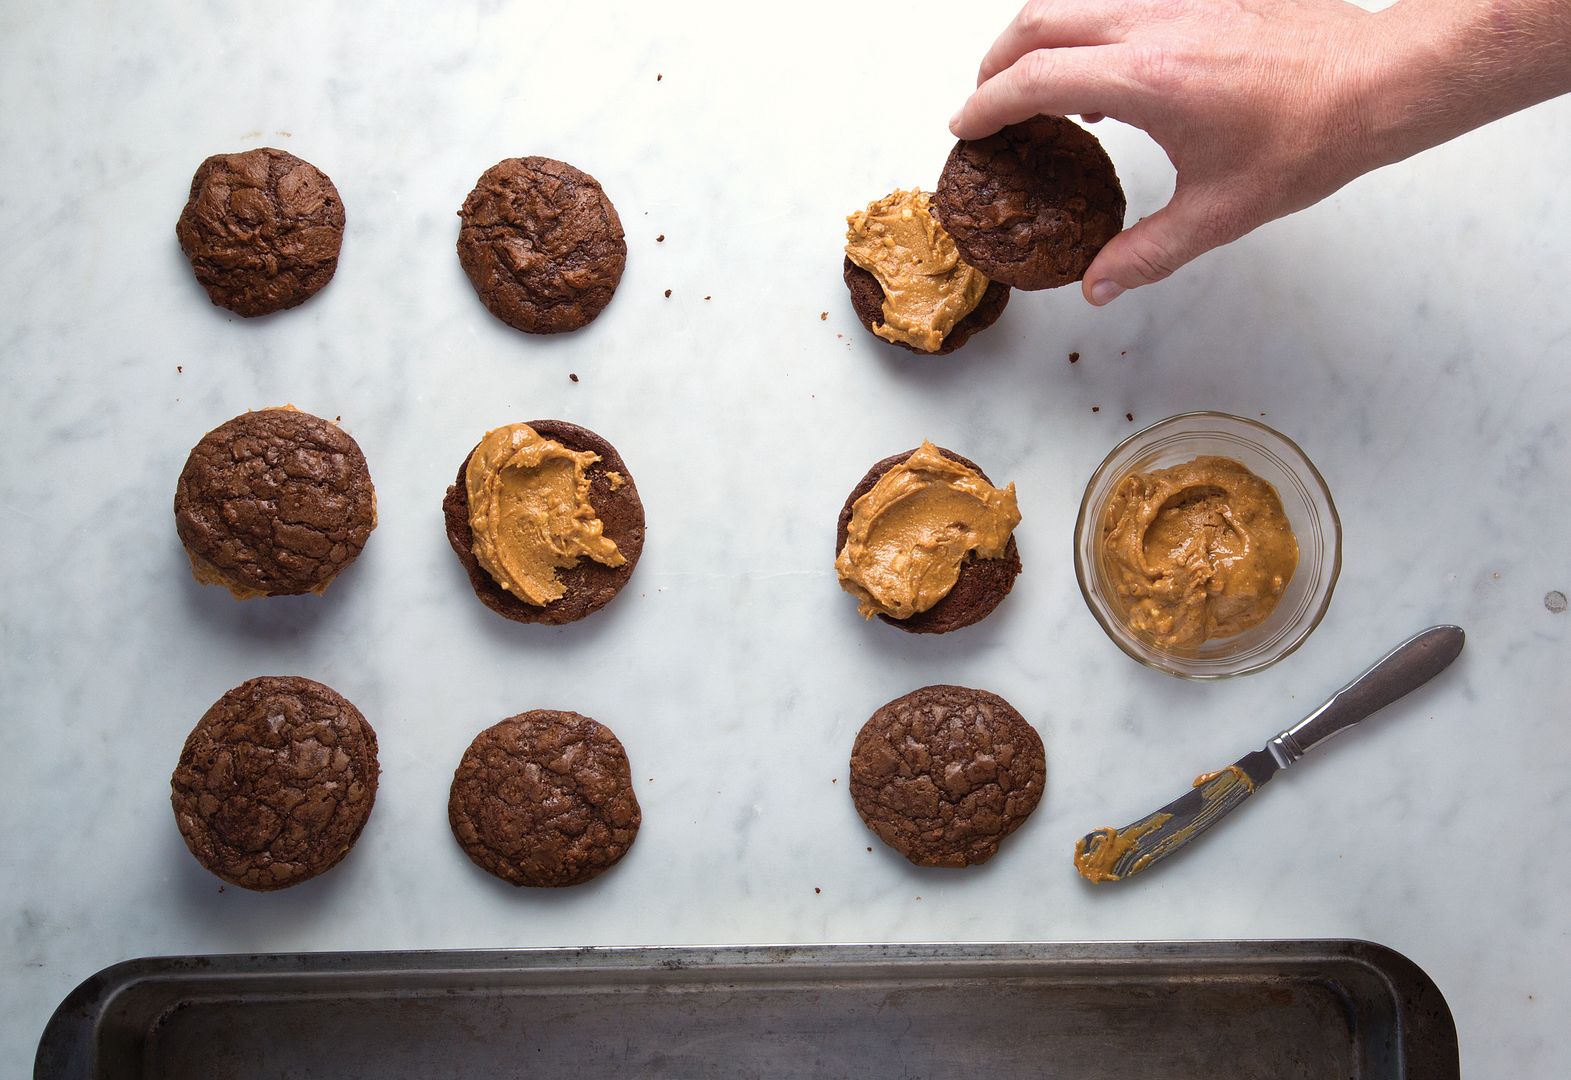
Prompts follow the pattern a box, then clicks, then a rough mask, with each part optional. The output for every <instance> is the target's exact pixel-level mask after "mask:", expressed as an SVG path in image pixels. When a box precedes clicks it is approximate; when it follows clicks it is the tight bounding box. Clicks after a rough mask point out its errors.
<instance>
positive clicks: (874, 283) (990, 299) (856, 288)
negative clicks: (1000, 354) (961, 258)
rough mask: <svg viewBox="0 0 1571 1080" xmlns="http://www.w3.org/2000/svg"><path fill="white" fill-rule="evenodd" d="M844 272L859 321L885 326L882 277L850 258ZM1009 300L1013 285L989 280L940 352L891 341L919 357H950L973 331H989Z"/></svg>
mask: <svg viewBox="0 0 1571 1080" xmlns="http://www.w3.org/2000/svg"><path fill="white" fill-rule="evenodd" d="M841 274H842V276H843V277H844V278H845V283H846V288H847V289H849V290H850V292H851V306H852V308H854V309H855V310H856V318H857V321H858V322H860V323H861V324H862V325H863V326H865V327H867V329H868V330H869V331H872V330H873V329H875V328H876V327H879V326H882V325H884V290H883V287H882V286H880V285H879V284H878V279H877V278H876V277H874V276H873V275H872V274H870V273H868V272H867V271H866V270H863V269H862V268H861V267H860V266H858V265H857V264H856V263H854V262H852V261H851V260H850V259H849V258H848V259H846V260H845V266H844V268H843V269H842V271H841ZM1008 303H1009V286H1008V285H1005V284H1004V283H1003V282H1001V281H991V282H988V285H987V291H986V292H985V293H983V294H982V299H981V301H980V302H979V303H978V304H977V305H976V307H975V308H973V309H972V310H971V313H970V314H969V315H967V316H966V317H965V318H963V319H961V320H960V321H959V322H957V323H955V325H954V328H953V329H951V330H950V331H949V333H947V334H945V335H944V343H943V345H942V346H940V347H939V348H938V350H937V351H935V352H923V351H922V350H920V349H915V348H912V347H911V346H910V345H907V344H906V343H905V342H903V341H891V342H889V344H891V345H898V346H900V347H901V348H902V349H905V350H907V351H909V352H914V353H916V354H917V355H918V356H948V355H949V354H950V353H952V352H954V351H955V350H956V349H958V348H960V346H962V345H964V344H965V343H966V342H968V341H970V340H971V335H972V334H975V333H976V332H977V331H979V330H986V329H987V328H988V327H989V326H992V325H993V324H994V323H995V322H997V321H998V317H999V316H1000V315H1002V314H1003V313H1004V305H1006V304H1008ZM878 340H880V341H883V340H885V339H883V338H879V339H878Z"/></svg>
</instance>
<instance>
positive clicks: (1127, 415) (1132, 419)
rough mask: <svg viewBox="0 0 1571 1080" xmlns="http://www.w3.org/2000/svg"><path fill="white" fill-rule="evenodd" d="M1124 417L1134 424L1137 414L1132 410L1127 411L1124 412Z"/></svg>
mask: <svg viewBox="0 0 1571 1080" xmlns="http://www.w3.org/2000/svg"><path fill="white" fill-rule="evenodd" d="M1124 419H1125V420H1128V421H1129V422H1130V423H1131V424H1133V423H1134V422H1135V414H1134V413H1132V412H1126V413H1125V414H1124Z"/></svg>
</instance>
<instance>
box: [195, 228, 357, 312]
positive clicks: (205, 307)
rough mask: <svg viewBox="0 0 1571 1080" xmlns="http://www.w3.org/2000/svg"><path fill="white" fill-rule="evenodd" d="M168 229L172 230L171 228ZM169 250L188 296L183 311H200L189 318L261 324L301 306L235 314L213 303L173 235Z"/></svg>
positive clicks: (323, 288) (324, 287)
mask: <svg viewBox="0 0 1571 1080" xmlns="http://www.w3.org/2000/svg"><path fill="white" fill-rule="evenodd" d="M170 231H171V232H173V230H172V229H171V230H170ZM169 252H170V254H169V258H170V261H171V262H172V263H173V264H174V266H175V267H177V269H176V271H175V273H176V275H177V276H178V277H179V278H180V279H181V281H182V282H183V284H182V285H181V290H182V291H183V292H185V293H186V295H187V296H188V297H189V299H188V300H185V301H183V303H184V311H186V312H196V311H200V312H202V314H201V315H195V314H192V315H191V316H190V317H191V318H205V319H208V320H211V321H212V322H213V323H215V324H222V325H224V326H233V325H234V324H236V323H246V324H249V325H253V326H263V325H266V324H267V323H270V322H272V321H273V320H274V319H277V318H278V317H279V316H280V315H287V314H289V312H291V311H294V310H295V309H296V308H298V307H300V306H301V305H299V304H296V305H295V307H292V308H284V309H282V310H280V311H270V312H268V313H267V314H266V315H252V316H249V317H247V316H245V315H237V314H235V313H234V312H233V311H230V310H229V309H228V308H226V307H224V306H223V305H222V304H215V303H213V298H212V297H211V296H208V295H207V290H206V289H204V288H202V283H201V282H200V281H198V280H196V272H195V271H193V270H192V269H191V260H189V259H187V258H186V257H185V252H183V251H181V250H180V244H179V242H178V241H175V240H174V239H173V237H171V243H170V245H169ZM331 285H332V282H331V281H329V282H328V283H327V285H324V286H323V287H322V289H319V290H318V292H321V291H323V290H325V289H327V288H328V287H330V286H331ZM309 299H310V298H309V297H308V298H307V300H308V301H309ZM182 317H184V316H182Z"/></svg>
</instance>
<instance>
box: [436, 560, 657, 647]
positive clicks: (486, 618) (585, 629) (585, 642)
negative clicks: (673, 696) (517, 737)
mask: <svg viewBox="0 0 1571 1080" xmlns="http://www.w3.org/2000/svg"><path fill="white" fill-rule="evenodd" d="M444 547H446V548H447V557H446V558H445V559H443V560H442V562H443V563H444V564H445V565H446V569H445V570H444V571H443V573H444V574H445V575H446V576H447V578H448V580H449V581H450V582H451V584H450V585H449V586H448V587H449V588H450V589H452V590H454V591H455V592H457V593H458V594H460V595H462V596H463V597H465V598H466V599H465V607H466V608H467V609H468V611H469V615H468V619H469V621H470V625H471V626H472V627H473V628H474V630H475V631H476V632H477V633H479V634H482V635H483V636H485V637H486V638H487V639H488V640H489V641H490V642H491V643H492V644H493V645H497V646H500V647H504V648H508V649H529V650H530V651H532V652H536V653H563V654H572V653H576V652H581V651H583V650H585V649H593V648H595V647H596V645H597V644H598V643H599V642H601V641H602V640H603V639H604V638H605V637H606V635H607V634H610V633H613V632H614V630H613V628H614V627H616V626H618V625H620V624H621V622H622V621H623V620H624V619H627V618H629V617H630V610H629V609H630V607H631V600H630V598H629V597H628V595H627V594H628V593H630V592H631V591H632V590H633V589H635V588H636V587H637V579H638V570H637V568H636V567H635V568H634V570H633V574H632V576H630V577H629V578H628V580H627V584H626V585H624V586H623V588H622V591H621V592H619V593H617V595H616V596H614V597H612V598H611V600H610V601H609V602H608V603H607V604H606V605H605V606H604V607H602V608H600V609H598V610H596V611H592V612H590V613H589V614H588V615H586V616H584V617H583V618H582V619H579V620H577V621H576V622H570V623H562V624H560V625H556V626H550V625H546V624H544V623H523V622H515V621H514V620H512V619H509V618H507V617H506V616H503V615H498V614H497V613H496V612H494V611H492V610H491V609H490V608H488V607H486V605H485V604H484V603H482V602H481V600H480V597H478V596H476V595H475V589H474V586H473V585H472V584H471V583H470V581H469V575H468V574H467V573H466V572H465V571H464V568H463V565H462V564H460V563H459V561H458V558H457V556H456V555H454V554H453V552H452V548H451V547H449V546H447V545H444Z"/></svg>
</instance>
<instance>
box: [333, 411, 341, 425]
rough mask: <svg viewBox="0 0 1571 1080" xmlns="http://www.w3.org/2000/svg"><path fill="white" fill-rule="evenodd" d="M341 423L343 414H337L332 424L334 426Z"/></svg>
mask: <svg viewBox="0 0 1571 1080" xmlns="http://www.w3.org/2000/svg"><path fill="white" fill-rule="evenodd" d="M343 422H344V414H343V413H339V414H338V415H337V416H335V417H333V423H335V424H342V423H343Z"/></svg>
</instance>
